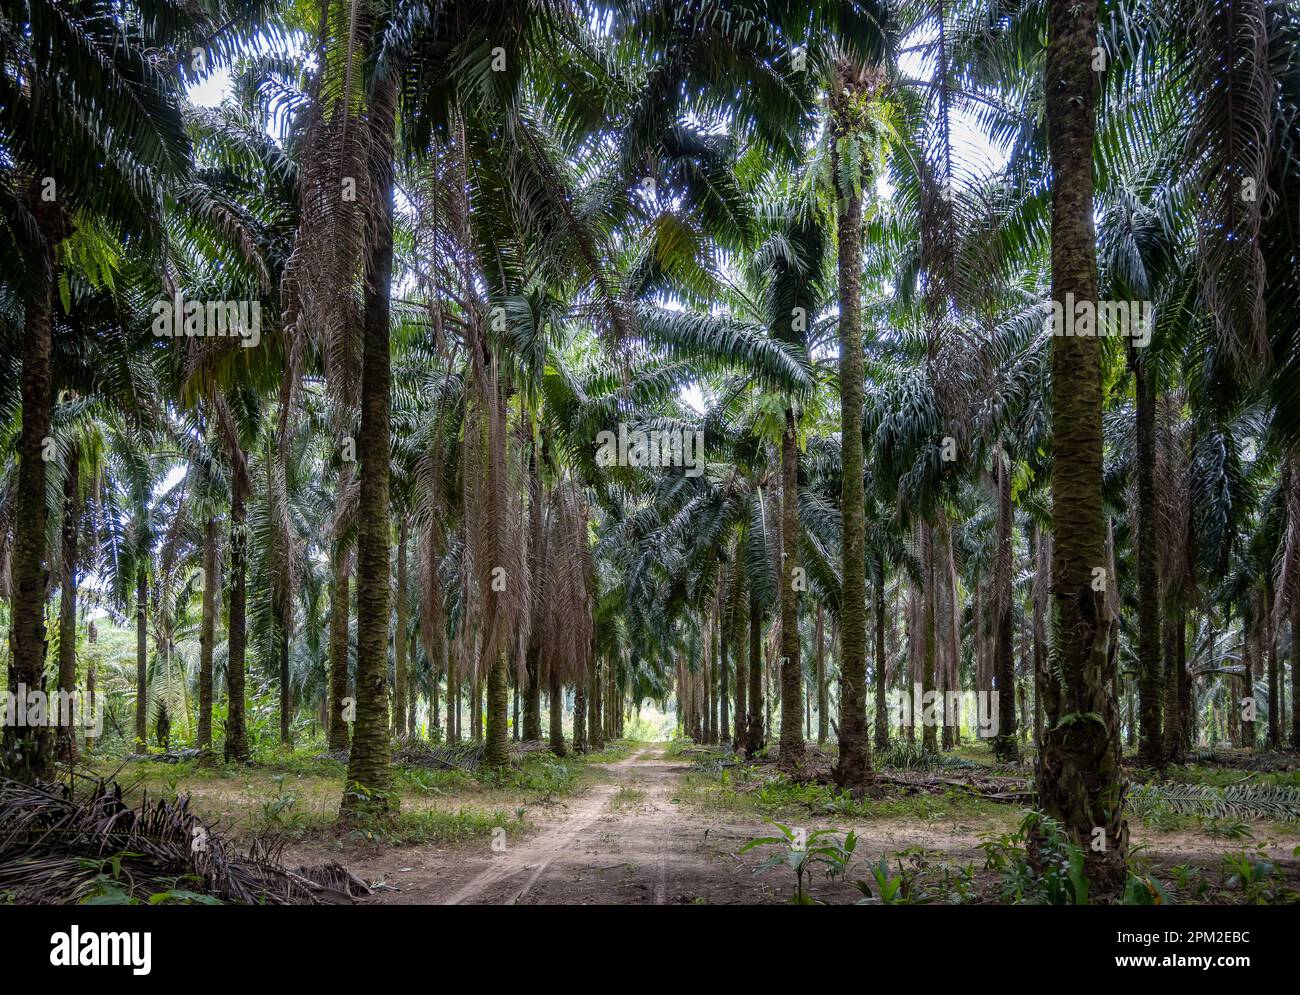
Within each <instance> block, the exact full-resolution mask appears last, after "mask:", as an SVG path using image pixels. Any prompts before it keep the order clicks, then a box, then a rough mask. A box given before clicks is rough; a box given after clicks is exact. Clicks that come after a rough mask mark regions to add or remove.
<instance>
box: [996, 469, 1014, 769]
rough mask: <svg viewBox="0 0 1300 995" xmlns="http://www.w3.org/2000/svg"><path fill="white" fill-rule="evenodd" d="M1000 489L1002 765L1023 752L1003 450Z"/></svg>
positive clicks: (998, 474)
mask: <svg viewBox="0 0 1300 995" xmlns="http://www.w3.org/2000/svg"><path fill="white" fill-rule="evenodd" d="M994 461H995V463H996V466H995V468H994V469H995V470H996V474H995V480H996V486H997V500H998V516H997V541H998V548H997V560H996V561H995V563H994V571H993V575H994V581H993V583H994V587H995V588H996V590H995V594H994V599H995V600H994V603H995V604H996V605H997V635H996V639H995V643H994V675H995V679H996V680H997V682H998V729H997V736H996V737H994V740H993V753H994V755H995V756H996V757H997V758H998V759H999V760H1001V761H1003V762H1006V763H1016V762H1018V761H1019V760H1020V748H1019V745H1018V744H1017V742H1016V670H1015V658H1014V657H1013V656H1012V654H1011V633H1012V613H1011V607H1012V591H1011V525H1012V518H1011V516H1012V511H1011V466H1010V461H1009V460H1008V459H1007V455H1006V453H1005V451H1004V450H1003V449H1002V447H1001V446H998V447H997V448H996V449H995V450H994Z"/></svg>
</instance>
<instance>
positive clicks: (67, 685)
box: [58, 443, 81, 763]
mask: <svg viewBox="0 0 1300 995" xmlns="http://www.w3.org/2000/svg"><path fill="white" fill-rule="evenodd" d="M67 460H68V472H67V473H66V474H65V475H64V478H63V569H62V576H61V577H60V580H59V588H60V592H59V692H60V696H61V701H62V702H63V703H64V704H62V705H61V706H60V708H61V711H60V713H59V721H58V753H59V759H60V760H62V761H63V762H64V763H72V762H73V760H75V759H76V756H77V730H76V726H75V724H74V721H73V718H74V716H73V709H72V697H73V695H74V693H75V692H76V688H77V539H78V536H79V535H80V532H81V530H80V528H79V526H80V523H81V481H80V462H81V456H80V452H79V449H78V447H77V445H76V444H75V443H74V444H73V445H72V446H70V447H69V451H68V457H67Z"/></svg>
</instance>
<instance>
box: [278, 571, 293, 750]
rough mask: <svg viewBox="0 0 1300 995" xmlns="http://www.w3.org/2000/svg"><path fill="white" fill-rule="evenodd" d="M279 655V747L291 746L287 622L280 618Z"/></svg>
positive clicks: (291, 706)
mask: <svg viewBox="0 0 1300 995" xmlns="http://www.w3.org/2000/svg"><path fill="white" fill-rule="evenodd" d="M286 596H287V595H286ZM279 644H280V645H279V656H280V749H282V750H289V749H292V748H293V734H292V732H291V730H290V726H291V720H292V719H293V688H292V687H291V686H290V681H289V623H288V621H287V620H286V619H282V620H281V623H280V632H279Z"/></svg>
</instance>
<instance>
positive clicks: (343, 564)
mask: <svg viewBox="0 0 1300 995" xmlns="http://www.w3.org/2000/svg"><path fill="white" fill-rule="evenodd" d="M351 573H352V556H351V554H350V553H349V552H348V551H347V550H345V549H340V548H339V545H338V544H337V543H335V546H334V588H333V591H332V592H331V593H330V714H329V748H330V752H333V751H335V750H346V749H347V748H348V723H347V720H346V719H345V718H344V716H343V710H344V709H343V699H344V698H346V697H347V696H348V614H349V611H350V609H349V608H348V599H349V597H350V588H351V583H350V574H351Z"/></svg>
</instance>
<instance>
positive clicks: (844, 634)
mask: <svg viewBox="0 0 1300 995" xmlns="http://www.w3.org/2000/svg"><path fill="white" fill-rule="evenodd" d="M834 76H835V78H834V80H833V81H832V86H831V93H830V94H828V104H829V109H830V114H831V139H832V142H833V143H834V144H833V145H832V155H831V172H832V175H833V176H834V177H835V183H836V188H837V189H836V201H837V215H838V216H837V232H836V237H837V239H838V247H837V249H838V258H837V267H838V274H839V305H840V314H839V346H840V444H841V447H842V448H841V461H842V465H843V478H842V483H841V491H840V508H841V510H842V514H843V517H844V522H843V545H842V556H843V568H842V571H843V581H842V587H841V591H842V594H841V600H840V603H841V615H840V714H839V720H840V721H839V742H840V756H839V762H838V763H837V764H836V766H835V772H834V777H835V783H836V784H838V785H839V786H840V787H841V788H845V789H848V790H850V791H852V792H854V793H858V794H860V793H861V792H862V791H863V790H865V789H866V787H867V786H868V784H869V783H870V782H871V780H872V777H871V743H870V741H869V740H868V738H867V737H868V731H867V712H866V706H867V703H866V688H865V684H866V674H867V577H866V561H865V560H864V556H865V554H866V549H865V546H866V509H865V507H864V505H863V497H864V495H863V480H862V471H863V467H862V464H863V452H862V404H863V356H862V231H863V227H862V191H861V189H860V186H859V185H858V184H856V183H854V184H851V185H849V186H848V188H845V185H844V182H843V181H844V177H843V175H842V170H841V166H842V163H841V162H840V155H839V142H841V141H845V140H847V141H854V140H855V136H856V135H858V134H859V133H860V132H862V131H865V130H866V122H865V120H864V119H863V118H864V115H865V107H864V106H863V104H864V102H865V99H866V98H867V97H868V93H867V90H868V87H869V86H871V85H873V84H872V81H874V78H875V73H874V72H871V71H870V70H867V69H864V68H863V67H860V66H858V65H856V64H854V63H852V62H847V61H846V62H842V63H840V64H839V65H837V66H836V67H835V71H834Z"/></svg>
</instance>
